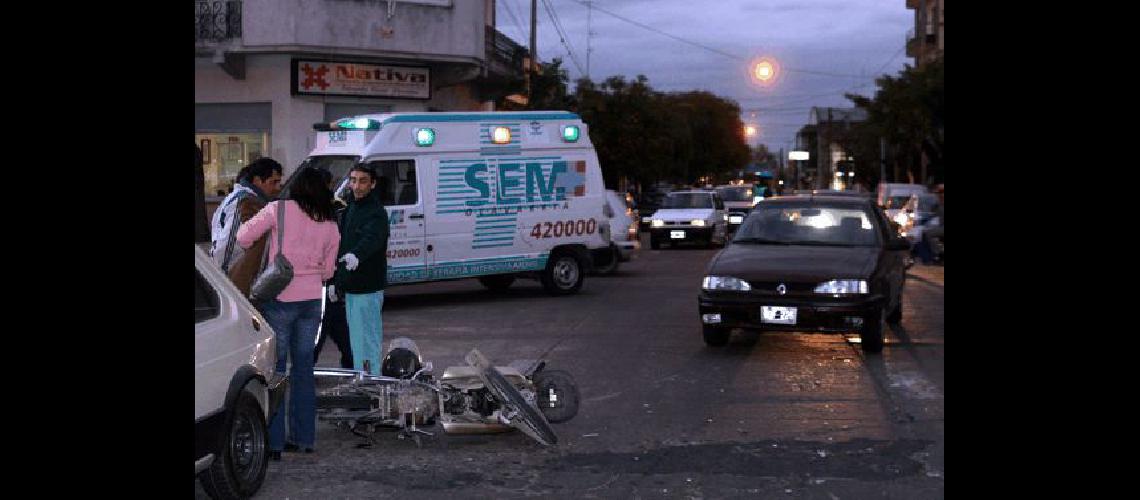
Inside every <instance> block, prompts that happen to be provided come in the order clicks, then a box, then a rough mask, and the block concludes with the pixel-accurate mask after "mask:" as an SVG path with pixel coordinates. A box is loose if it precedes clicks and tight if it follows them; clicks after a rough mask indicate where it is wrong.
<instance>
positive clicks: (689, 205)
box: [649, 190, 728, 250]
mask: <svg viewBox="0 0 1140 500" xmlns="http://www.w3.org/2000/svg"><path fill="white" fill-rule="evenodd" d="M727 222H728V216H727V215H726V214H725V213H724V201H723V200H721V199H720V195H718V194H717V193H716V191H710V190H685V191H673V192H671V193H669V194H668V195H666V196H665V200H664V201H663V202H662V203H661V208H660V209H658V210H657V211H656V212H654V213H653V216H652V219H651V224H650V229H649V245H650V247H652V248H653V249H654V250H657V249H659V248H661V245H662V244H663V243H669V244H677V243H693V242H695V243H701V244H704V245H706V246H711V245H714V244H721V245H723V244H724V242H725V241H727V240H728V227H727V226H728V224H727Z"/></svg>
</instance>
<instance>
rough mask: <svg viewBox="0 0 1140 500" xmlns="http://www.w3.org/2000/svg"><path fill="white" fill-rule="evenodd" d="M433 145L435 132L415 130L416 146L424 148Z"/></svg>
mask: <svg viewBox="0 0 1140 500" xmlns="http://www.w3.org/2000/svg"><path fill="white" fill-rule="evenodd" d="M432 144H435V130H433V129H430V128H418V129H416V146H421V147H426V146H431V145H432Z"/></svg>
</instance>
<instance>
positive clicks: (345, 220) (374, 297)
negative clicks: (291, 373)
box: [328, 164, 388, 375]
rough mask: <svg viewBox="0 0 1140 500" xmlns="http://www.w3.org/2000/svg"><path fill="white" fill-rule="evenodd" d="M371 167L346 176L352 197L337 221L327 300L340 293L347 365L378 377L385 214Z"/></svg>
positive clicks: (385, 259)
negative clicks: (349, 351)
mask: <svg viewBox="0 0 1140 500" xmlns="http://www.w3.org/2000/svg"><path fill="white" fill-rule="evenodd" d="M376 181H377V174H376V170H374V169H373V168H372V167H371V166H368V165H363V164H361V165H356V166H354V167H352V170H350V171H349V173H348V186H349V188H351V189H352V196H351V197H349V198H350V199H349V200H348V208H346V209H345V211H344V215H342V216H341V218H340V221H339V222H340V248H339V249H338V250H337V256H338V259H337V269H336V275H335V276H333V286H330V287H328V288H329V298H330V299H333V298H334V297H335V296H336V294H337V293H338V292H343V293H344V297H345V299H344V305H345V313H346V316H347V318H348V336H349V343H350V344H351V345H352V358H353V359H352V362H353V367H354V368H355V369H357V370H366V371H367V372H368V373H371V374H374V375H379V374H380V358H381V347H382V345H383V340H384V326H383V323H381V318H380V311H381V309H382V308H383V306H384V287H385V286H386V285H387V284H388V283H387V281H388V211H387V210H385V209H384V205H383V204H381V203H380V193H379V192H377V191H376V189H375V188H376Z"/></svg>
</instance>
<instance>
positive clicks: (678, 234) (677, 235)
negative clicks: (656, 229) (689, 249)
mask: <svg viewBox="0 0 1140 500" xmlns="http://www.w3.org/2000/svg"><path fill="white" fill-rule="evenodd" d="M669 237H670V238H673V239H675V240H683V239H685V232H684V231H669Z"/></svg>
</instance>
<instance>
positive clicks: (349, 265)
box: [340, 253, 360, 271]
mask: <svg viewBox="0 0 1140 500" xmlns="http://www.w3.org/2000/svg"><path fill="white" fill-rule="evenodd" d="M340 262H344V268H345V269H348V270H349V271H355V270H356V266H359V265H360V259H357V258H356V256H355V255H353V254H350V253H346V254H344V257H341V258H340Z"/></svg>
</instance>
